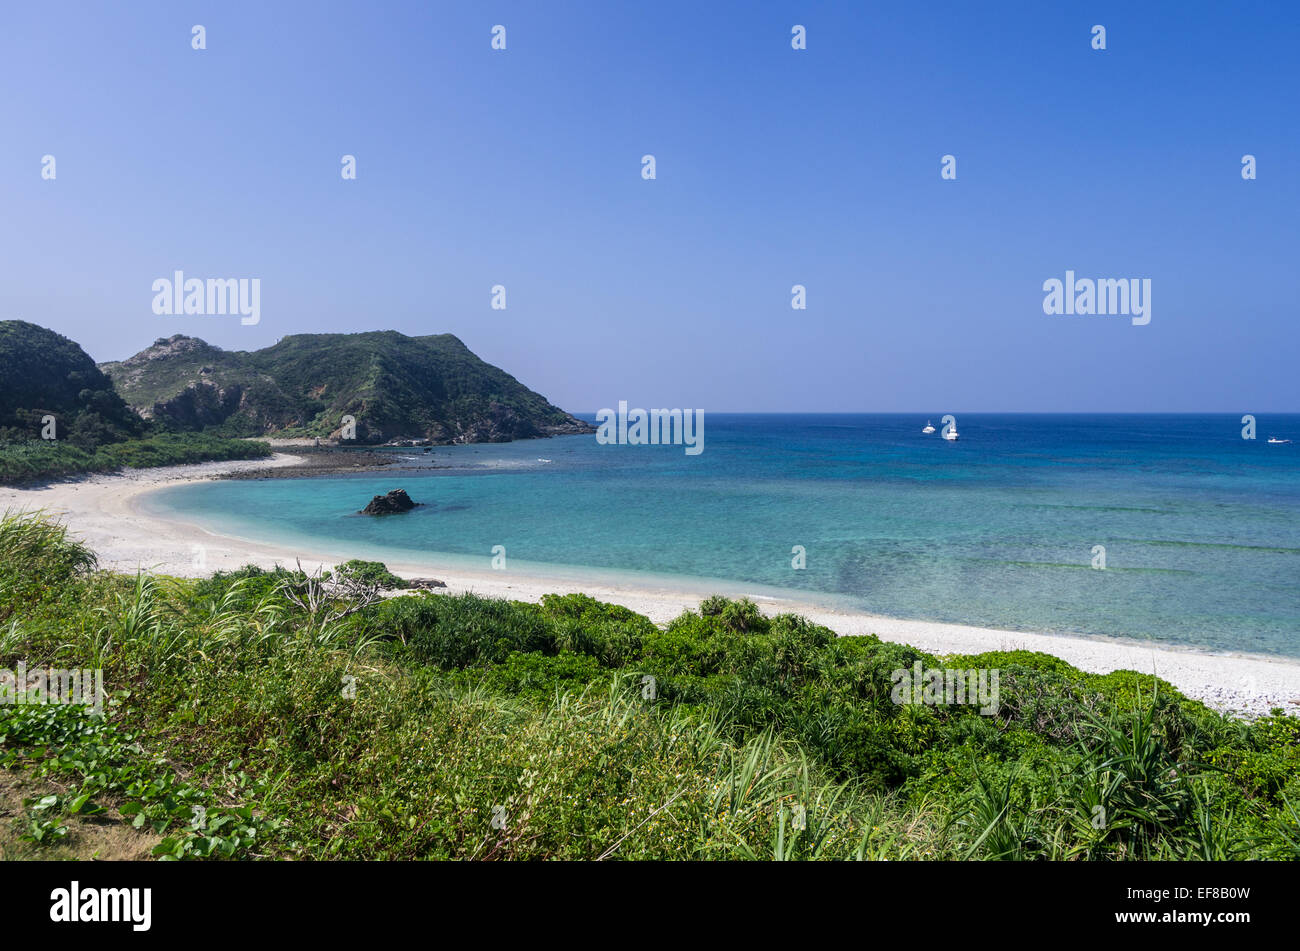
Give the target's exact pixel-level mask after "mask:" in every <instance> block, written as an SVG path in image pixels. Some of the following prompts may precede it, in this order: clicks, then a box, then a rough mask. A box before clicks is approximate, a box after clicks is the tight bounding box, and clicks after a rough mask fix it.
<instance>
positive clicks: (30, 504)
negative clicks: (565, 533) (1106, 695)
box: [0, 453, 1300, 714]
mask: <svg viewBox="0 0 1300 951" xmlns="http://www.w3.org/2000/svg"><path fill="white" fill-rule="evenodd" d="M297 462H298V459H297V457H295V456H292V455H288V454H285V453H277V454H276V455H275V456H273V457H272V458H271V459H267V460H259V461H255V462H248V461H232V462H209V463H201V464H198V465H188V466H174V467H169V468H165V469H137V470H127V471H126V472H124V473H122V474H114V475H93V476H88V477H85V478H82V479H78V480H74V481H66V482H56V483H51V484H49V485H45V486H39V487H34V488H11V487H3V488H0V509H38V508H39V509H45V510H46V511H47V512H49V513H50V514H53V515H57V516H60V517H62V518H63V519H64V521H65V522H66V523H67V524H68V526H69V527H70V528H71V529H72V530H73V532H74V533H75V534H77V535H79V536H80V537H81V538H82V539H83V540H84V541H85V542H86V543H87V544H88V545H89V546H90V547H91V548H92V549H93V550H94V551H95V552H96V553H97V554H98V555H99V558H100V563H101V565H103V566H104V567H106V568H112V569H115V570H119V571H131V572H133V571H135V570H136V568H138V567H143V568H146V569H150V570H154V571H158V572H162V573H166V574H173V575H181V576H196V575H201V574H207V573H210V572H213V571H219V570H223V569H231V568H236V567H238V566H240V565H244V564H248V563H250V562H252V563H255V564H259V565H262V566H263V567H268V568H269V567H271V566H273V565H274V564H275V563H277V562H278V563H280V564H287V565H292V564H293V563H294V560H295V559H301V561H302V565H303V567H304V568H306V569H307V570H314V568H315V567H316V566H318V565H322V564H324V565H333V564H335V563H337V562H339V561H343V560H346V559H347V558H349V557H352V555H350V554H349V553H348V552H341V551H327V550H313V551H304V550H300V549H295V548H292V547H285V546H278V545H275V544H271V543H265V542H261V541H256V542H253V541H245V540H241V539H236V538H232V537H229V536H225V535H217V534H214V533H212V532H209V531H207V530H206V529H203V528H200V527H198V526H194V525H189V524H186V523H185V522H183V521H180V520H175V519H171V518H162V517H159V516H155V515H150V514H145V513H144V512H143V511H141V510H140V508H139V507H138V505H137V504H136V503H137V501H138V500H139V498H140V496H142V495H144V494H145V493H147V492H150V491H152V490H154V489H157V488H160V487H162V486H167V485H176V484H179V483H184V482H198V481H203V480H205V479H209V478H212V477H213V476H216V475H220V474H224V473H229V472H232V471H238V470H247V469H264V468H271V467H282V466H291V465H294V464H296V463H297ZM389 568H390V569H392V570H393V571H394V572H396V573H397V574H399V575H402V576H404V577H430V576H432V577H436V578H438V579H440V580H442V581H444V582H446V584H447V590H449V591H453V592H456V591H473V592H475V593H477V594H480V595H486V596H496V597H510V598H516V599H519V600H530V601H535V600H538V599H539V598H540V597H541V596H542V595H543V594H547V593H551V592H557V593H569V592H575V591H582V592H584V593H586V594H589V595H591V596H592V597H594V598H598V599H600V600H602V601H609V602H612V603H616V604H622V605H624V606H626V607H628V608H631V609H632V610H634V611H637V612H639V613H641V614H644V615H646V616H647V617H649V618H650V619H651V620H653V621H655V622H657V623H666V622H667V621H669V620H671V619H672V618H673V617H675V616H677V615H678V614H680V613H681V612H682V611H683V610H685V609H686V608H694V607H696V606H698V604H699V601H700V593H699V592H698V591H695V592H690V591H684V590H674V589H672V588H671V587H651V586H646V585H630V584H627V585H625V584H621V583H618V584H611V583H609V582H604V581H593V580H591V579H590V578H585V579H584V578H583V577H580V576H577V575H574V576H572V577H568V576H564V575H561V574H554V575H553V574H547V575H546V576H544V577H543V576H540V575H528V574H524V573H521V572H519V571H518V570H514V569H512V570H509V571H491V570H484V571H481V572H476V571H467V570H465V569H463V568H448V567H444V566H442V565H439V564H438V562H437V561H436V559H434V560H431V561H430V562H428V563H423V564H414V563H402V562H390V563H389ZM720 593H724V594H732V595H736V594H743V593H745V588H744V585H742V584H739V583H736V584H733V585H732V586H731V590H723V591H721V592H720ZM753 597H754V600H755V601H756V602H757V603H758V604H759V606H760V607H762V608H763V610H764V612H765V613H768V614H775V613H780V612H783V611H789V612H793V613H797V614H803V615H804V616H806V617H808V618H809V619H810V620H812V621H815V622H817V623H819V624H824V625H826V626H827V627H829V628H831V629H832V630H835V631H837V632H839V633H840V634H875V635H877V636H878V637H881V638H883V639H884V640H889V641H897V642H901V643H906V644H911V645H913V646H915V647H918V648H920V649H922V650H925V651H929V652H931V653H935V654H954V653H979V652H982V651H990V650H1015V649H1025V650H1033V651H1042V652H1044V653H1048V654H1053V655H1055V656H1057V657H1060V658H1062V659H1063V660H1066V661H1068V662H1069V663H1071V664H1073V665H1075V666H1076V667H1079V668H1081V669H1083V670H1088V671H1094V672H1100V673H1104V672H1107V671H1111V670H1138V671H1141V672H1143V673H1151V672H1155V673H1156V674H1158V675H1159V676H1160V677H1162V678H1164V679H1165V680H1167V681H1169V682H1170V683H1172V684H1173V685H1174V686H1176V687H1178V688H1179V689H1180V690H1182V691H1183V692H1184V693H1186V694H1187V695H1188V696H1190V697H1196V698H1197V699H1200V700H1203V701H1204V702H1206V703H1207V704H1210V705H1211V706H1214V707H1216V708H1218V709H1222V710H1233V711H1237V712H1242V713H1248V714H1259V713H1266V712H1268V710H1269V709H1270V708H1271V707H1283V708H1284V709H1286V710H1287V711H1288V712H1291V713H1300V663H1297V662H1294V661H1288V660H1282V659H1275V658H1268V657H1261V656H1252V655H1227V654H1210V653H1204V652H1198V651H1192V650H1179V649H1176V648H1170V647H1163V646H1154V645H1148V644H1145V643H1142V642H1136V641H1134V642H1124V641H1119V640H1103V639H1093V638H1086V637H1064V636H1058V635H1047V634H1031V633H1023V632H1015V631H999V630H993V629H989V628H980V627H968V626H964V625H959V624H943V623H938V622H931V621H914V620H904V619H899V618H886V617H878V616H873V615H868V614H859V613H852V612H847V611H840V610H833V609H828V608H826V607H823V606H818V605H815V604H809V603H804V602H799V601H787V600H778V599H775V598H771V597H760V596H756V595H755V596H753Z"/></svg>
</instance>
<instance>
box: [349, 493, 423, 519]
mask: <svg viewBox="0 0 1300 951" xmlns="http://www.w3.org/2000/svg"><path fill="white" fill-rule="evenodd" d="M420 504H421V503H419V502H412V501H411V497H410V496H409V495H407V494H406V490H405V489H393V491H391V492H389V493H388V494H387V495H376V496H375V497H374V498H373V499H371V500H370V504H369V505H367V506H366V507H365V508H363V509H362V510H361V514H362V515H396V514H397V513H399V512H409V511H410V510H411V509H413V508H415V507H416V506H417V505H420Z"/></svg>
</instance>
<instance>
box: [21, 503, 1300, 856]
mask: <svg viewBox="0 0 1300 951" xmlns="http://www.w3.org/2000/svg"><path fill="white" fill-rule="evenodd" d="M386 582H387V579H386V577H385V573H383V571H382V568H381V567H380V566H376V565H374V564H373V563H353V564H350V565H348V566H344V567H342V568H340V569H339V570H338V571H337V572H336V573H335V575H334V576H332V577H330V576H324V577H322V576H308V575H305V574H303V573H302V572H300V571H288V570H284V569H279V570H276V571H270V572H268V571H261V570H259V569H256V568H247V569H244V570H241V571H239V572H235V573H233V574H218V575H216V576H213V577H211V578H208V579H203V580H199V581H186V580H179V579H171V578H162V577H152V576H148V575H140V576H137V577H121V576H116V575H112V574H109V573H106V572H101V571H97V570H96V569H95V566H94V559H93V557H92V556H91V555H90V554H89V553H87V552H86V551H84V549H82V548H80V547H79V546H78V545H77V544H75V543H74V542H72V541H71V540H70V539H69V538H68V537H67V535H66V534H65V533H64V531H63V529H62V528H61V527H60V526H58V525H55V524H52V523H50V522H48V521H45V520H43V519H41V518H40V517H38V516H35V515H29V514H8V515H6V516H5V517H4V518H3V520H0V668H5V667H7V668H15V667H16V665H17V664H18V662H19V661H25V662H26V664H27V666H28V668H29V669H31V668H36V667H38V666H53V667H62V668H71V667H78V668H85V667H97V668H102V669H103V670H104V680H105V684H106V686H107V688H108V691H109V694H110V696H109V700H108V702H107V703H106V705H105V709H104V716H102V717H95V716H94V715H92V714H91V713H89V712H87V711H86V710H85V709H84V708H81V707H70V706H0V773H3V774H4V775H5V776H8V777H12V776H15V775H17V776H21V777H22V778H23V780H24V788H26V789H30V790H32V791H33V792H32V793H31V795H29V796H26V797H24V800H23V803H22V807H21V814H20V815H17V816H14V817H12V818H10V819H8V820H5V822H6V827H5V828H0V857H3V856H5V855H7V856H9V857H15V856H28V855H41V854H45V853H47V852H48V851H49V850H56V849H60V848H62V849H65V850H68V851H70V853H71V854H84V853H79V852H78V850H77V848H76V847H75V841H73V840H75V839H76V837H77V835H78V834H79V833H80V831H82V830H84V829H85V828H86V827H87V825H88V824H95V823H99V824H108V823H119V824H122V825H124V826H127V827H128V828H134V829H136V830H139V831H140V833H141V834H142V835H144V834H147V835H149V836H150V837H151V838H150V839H149V844H150V851H152V852H153V853H154V854H156V855H158V856H160V857H164V858H189V857H231V858H254V857H269V858H284V857H305V858H317V859H327V858H349V859H355V858H365V859H407V858H466V859H521V858H529V859H535V858H568V859H647V858H651V859H752V858H758V859H809V858H822V859H841V858H859V859H885V858H888V859H905V858H912V859H953V858H1003V859H1027V858H1052V859H1161V858H1171V859H1222V858H1279V859H1283V858H1296V857H1297V856H1300V816H1298V815H1297V805H1296V804H1297V803H1300V778H1298V777H1300V769H1298V767H1300V720H1297V719H1296V718H1294V717H1286V716H1282V715H1280V713H1275V714H1274V715H1273V716H1270V717H1265V718H1261V719H1259V720H1256V721H1254V722H1249V723H1248V722H1242V721H1235V720H1230V719H1226V718H1224V717H1222V716H1220V715H1218V714H1216V713H1214V712H1212V711H1210V710H1208V709H1207V708H1206V707H1204V706H1203V705H1201V704H1199V703H1196V702H1194V701H1191V700H1188V699H1187V698H1185V697H1183V696H1181V695H1180V694H1179V693H1178V692H1177V691H1175V690H1174V689H1173V688H1172V687H1170V686H1169V685H1168V684H1166V683H1163V682H1161V681H1158V680H1157V679H1155V678H1154V677H1151V676H1147V675H1141V674H1137V673H1132V672H1119V673H1114V674H1110V675H1106V676H1095V675H1090V674H1085V673H1083V672H1081V671H1079V670H1076V669H1075V668H1073V667H1071V666H1069V665H1068V664H1066V663H1064V662H1063V661H1060V660H1057V659H1055V658H1052V657H1050V656H1047V655H1044V654H1034V653H1028V652H1020V651H1017V652H1007V653H990V654H982V655H979V656H975V657H956V658H945V659H943V661H941V660H940V659H939V658H935V657H932V656H929V655H926V654H923V653H921V652H919V651H916V650H913V649H911V648H908V647H903V646H900V645H896V644H889V643H885V642H882V641H880V640H878V639H876V638H874V637H862V638H837V637H836V636H835V635H834V633H833V632H831V631H830V630H828V629H826V628H824V627H819V626H817V625H814V624H811V623H809V622H807V621H806V620H804V619H802V618H799V617H794V616H790V615H783V616H779V617H775V618H766V617H763V616H762V615H761V614H760V613H759V612H758V611H757V610H756V609H755V608H754V606H753V605H752V604H750V603H748V602H745V601H728V600H726V599H723V598H710V599H708V600H707V601H705V602H704V603H703V604H702V605H701V606H700V610H699V611H694V612H687V613H685V614H683V615H682V616H681V617H679V618H678V619H676V620H675V621H674V622H673V623H671V624H670V625H668V627H667V628H666V629H660V628H658V627H656V626H655V625H654V624H652V623H651V622H650V621H648V620H647V619H646V618H644V617H641V616H639V615H637V614H634V613H632V612H631V611H628V610H626V609H624V608H620V607H616V606H612V605H607V604H602V603H599V602H597V601H594V600H592V599H590V598H587V597H584V596H581V595H568V596H563V597H560V596H548V597H547V598H545V599H544V601H543V603H542V604H540V605H534V604H525V603H518V602H508V601H499V600H487V599H482V598H477V597H472V596H451V595H433V594H428V593H419V594H410V595H402V596H398V597H390V598H386V599H385V598H379V597H378V596H377V593H378V592H377V585H379V584H383V583H386ZM917 660H919V661H921V662H922V663H923V664H924V665H925V666H926V667H932V666H939V665H941V663H945V662H946V663H947V664H948V665H950V666H956V667H962V668H968V669H969V668H996V669H998V670H999V671H1000V673H1001V680H1000V684H1001V698H1000V707H999V710H998V712H997V714H996V715H994V716H981V715H979V714H978V713H977V712H975V711H974V710H973V709H972V708H971V707H959V706H952V707H927V706H911V705H899V704H896V703H894V702H893V700H892V699H891V687H892V682H891V677H890V673H891V671H893V670H895V669H897V668H908V667H911V666H912V664H913V663H914V662H915V661H917Z"/></svg>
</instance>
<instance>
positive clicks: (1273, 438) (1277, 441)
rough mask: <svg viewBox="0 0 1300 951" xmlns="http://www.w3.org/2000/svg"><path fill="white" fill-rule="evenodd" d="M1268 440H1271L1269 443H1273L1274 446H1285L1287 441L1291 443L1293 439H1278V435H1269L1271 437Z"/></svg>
mask: <svg viewBox="0 0 1300 951" xmlns="http://www.w3.org/2000/svg"><path fill="white" fill-rule="evenodd" d="M1268 441H1269V445H1272V446H1285V445H1286V444H1287V443H1289V442H1290V441H1291V440H1289V439H1278V438H1277V437H1276V436H1269V437H1268Z"/></svg>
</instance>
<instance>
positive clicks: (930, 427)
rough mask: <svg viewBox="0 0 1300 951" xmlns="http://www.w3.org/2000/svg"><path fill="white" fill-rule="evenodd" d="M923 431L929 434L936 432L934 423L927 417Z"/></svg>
mask: <svg viewBox="0 0 1300 951" xmlns="http://www.w3.org/2000/svg"><path fill="white" fill-rule="evenodd" d="M921 432H923V433H926V434H927V435H928V434H929V433H932V432H934V424H933V423H931V422H930V421H929V420H928V419H927V420H926V421H925V429H923V430H921Z"/></svg>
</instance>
